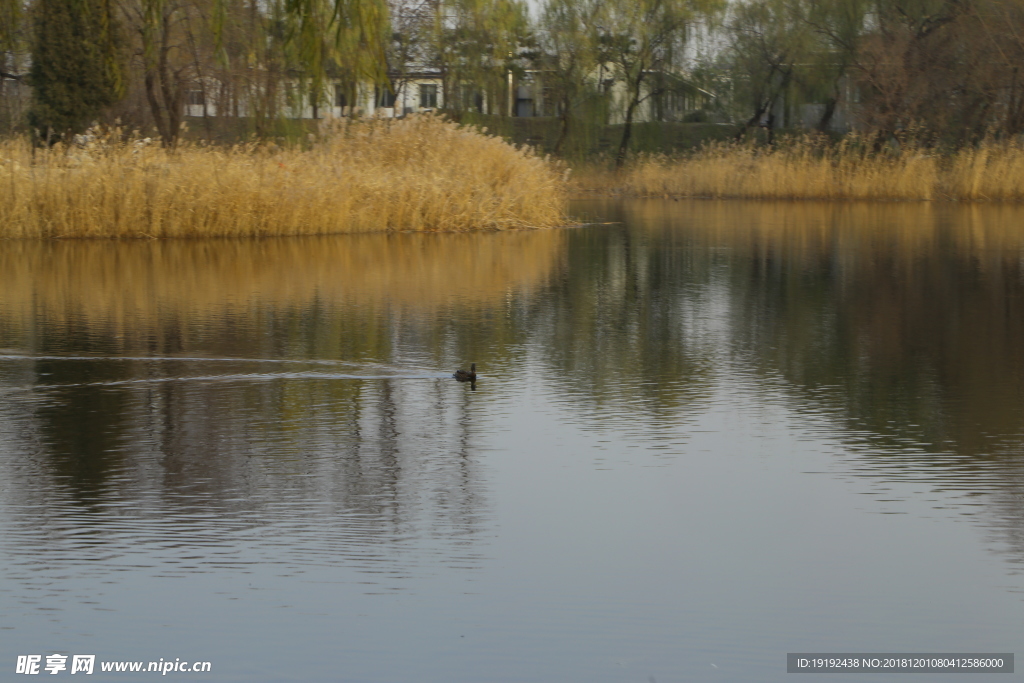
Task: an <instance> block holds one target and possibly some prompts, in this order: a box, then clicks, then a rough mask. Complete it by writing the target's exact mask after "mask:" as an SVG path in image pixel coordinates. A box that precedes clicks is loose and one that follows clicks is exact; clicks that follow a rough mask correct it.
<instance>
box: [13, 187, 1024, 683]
mask: <svg viewBox="0 0 1024 683" xmlns="http://www.w3.org/2000/svg"><path fill="white" fill-rule="evenodd" d="M576 209H577V211H578V212H579V214H580V215H583V216H593V217H595V218H598V219H600V222H612V223H613V224H609V225H596V226H590V227H585V228H580V229H570V230H562V231H535V232H519V233H491V234H475V235H372V236H341V237H337V238H316V239H303V240H267V241H252V242H249V241H230V240H224V241H211V242H146V243H115V244H110V243H98V242H83V243H74V242H61V243H46V244H41V243H29V242H22V243H7V244H4V245H0V481H2V482H3V486H2V487H0V528H2V530H3V531H2V534H0V573H2V576H3V581H2V582H0V605H2V606H3V609H2V610H0V612H2V613H3V614H4V615H6V616H5V617H3V619H2V623H0V626H3V627H4V628H5V629H6V630H5V631H4V633H5V634H9V635H10V638H8V639H7V643H6V644H5V646H4V655H5V656H7V655H12V656H13V654H18V653H22V654H24V653H27V652H35V651H37V650H39V651H42V650H44V649H46V650H48V651H51V650H52V651H55V652H68V653H70V652H79V651H82V652H84V651H89V652H92V651H94V650H95V651H97V654H98V655H101V656H102V657H105V658H108V659H116V658H124V659H145V658H154V659H155V658H158V657H166V656H167V655H168V654H170V655H171V656H172V657H173V656H187V657H189V658H192V659H208V660H211V661H213V662H214V664H215V669H214V671H215V676H214V677H213V678H212V679H211V680H288V679H294V680H303V679H317V680H319V679H325V680H326V679H329V678H337V677H338V676H339V675H340V676H342V677H343V678H345V677H347V678H348V679H351V680H368V681H369V680H448V681H450V680H474V681H478V680H517V681H521V680H536V681H547V680H554V679H568V680H609V681H610V680H648V679H649V678H650V677H653V678H655V680H658V681H672V680H764V681H774V680H783V678H785V677H786V674H785V673H784V671H785V669H784V661H785V659H784V654H785V652H787V651H797V650H800V651H814V650H820V651H831V650H835V649H836V648H837V647H839V648H847V649H850V650H861V651H871V650H874V651H885V650H889V651H893V650H900V649H902V650H906V651H930V650H934V651H941V650H946V651H964V650H976V651H1007V650H1012V649H1013V643H1014V642H1017V641H1018V640H1019V635H1020V634H1021V633H1022V632H1024V621H1022V612H1021V605H1020V600H1019V593H1017V592H1016V591H1020V590H1024V586H1022V585H1021V581H1020V577H1019V576H1018V575H1016V574H1015V571H1016V568H1017V567H1018V566H1019V563H1020V562H1021V560H1022V559H1024V545H1022V540H1024V535H1022V534H1021V528H1022V524H1024V517H1022V515H1021V500H1022V498H1021V495H1022V494H1024V490H1022V488H1021V482H1022V477H1021V467H1020V464H1019V463H1020V460H1021V450H1022V449H1021V443H1022V434H1024V412H1022V408H1024V396H1022V392H1021V387H1022V386H1024V385H1022V380H1024V376H1022V373H1024V367H1022V361H1021V357H1020V351H1019V350H1020V349H1021V348H1024V329H1022V326H1021V320H1022V314H1024V310H1022V306H1024V297H1022V296H1021V295H1022V294H1024V291H1022V288H1024V273H1022V272H1021V269H1022V261H1021V255H1022V254H1024V249H1022V247H1024V237H1022V236H1021V235H1020V234H1019V232H1018V231H1017V230H1016V229H1015V226H1016V225H1019V224H1020V219H1021V218H1022V217H1024V216H1022V214H1021V211H1020V209H1015V208H1013V207H999V208H996V207H984V206H974V207H968V208H961V207H955V206H938V205H914V206H911V205H857V204H845V205H841V206H840V205H827V204H812V203H802V204H764V203H728V202H692V203H691V202H672V201H669V202H662V201H635V202H610V203H603V202H590V203H586V204H580V205H578V206H577V207H576ZM470 362H475V363H476V364H477V369H478V371H479V372H480V373H481V377H480V380H479V382H478V386H477V387H476V391H472V390H471V389H470V387H469V386H467V385H465V384H460V383H457V382H455V381H454V380H453V379H452V378H451V372H452V370H454V369H455V368H456V367H468V365H469V363H470ZM893 513H896V514H893ZM965 521H966V522H968V523H964V522H965ZM951 548H952V549H955V550H951ZM163 646H167V647H170V648H171V649H172V650H173V651H171V652H168V651H165V650H163V649H162V647H163ZM172 646H173V647H172ZM9 648H13V649H10V652H8V649H9ZM83 648H84V649H83ZM15 650H16V652H15ZM12 653H13V654H12ZM296 662H301V663H300V664H296ZM339 672H340V673H339Z"/></svg>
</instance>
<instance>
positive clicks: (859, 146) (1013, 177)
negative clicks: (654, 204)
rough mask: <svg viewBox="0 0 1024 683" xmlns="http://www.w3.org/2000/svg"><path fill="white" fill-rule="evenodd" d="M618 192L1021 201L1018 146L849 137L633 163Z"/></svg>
mask: <svg viewBox="0 0 1024 683" xmlns="http://www.w3.org/2000/svg"><path fill="white" fill-rule="evenodd" d="M619 188H620V191H622V192H625V193H627V194H631V195H637V196H676V197H712V198H746V199H824V200H937V199H947V200H957V201H1020V200H1024V145H1021V144H1019V143H995V142H986V143H983V144H981V145H979V146H977V147H972V148H968V149H964V150H961V151H959V152H956V153H954V154H950V155H941V154H938V153H936V152H934V151H930V150H927V149H925V148H922V147H917V146H914V145H905V146H903V148H902V149H899V150H897V149H892V148H887V149H885V150H884V151H881V152H875V151H873V150H872V147H871V146H870V145H867V144H865V141H863V140H861V139H858V138H856V137H850V138H848V139H846V140H844V141H843V142H841V143H840V144H838V145H823V144H821V143H820V142H818V141H816V140H813V139H809V138H807V139H802V140H797V141H788V142H785V143H782V144H780V145H778V146H776V147H772V148H765V147H751V146H749V145H739V144H715V145H709V146H706V147H704V148H702V149H700V150H698V151H696V152H694V153H692V154H689V155H686V156H683V157H674V158H671V157H664V156H652V157H646V158H643V159H640V160H638V161H637V162H636V163H634V164H633V165H632V166H630V167H629V168H627V169H626V170H625V171H624V173H623V174H622V176H621V179H620V184H619Z"/></svg>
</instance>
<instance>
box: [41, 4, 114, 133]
mask: <svg viewBox="0 0 1024 683" xmlns="http://www.w3.org/2000/svg"><path fill="white" fill-rule="evenodd" d="M32 19H33V22H32V23H33V31H32V40H31V44H32V49H31V52H32V67H31V69H30V70H29V81H30V83H31V85H32V107H31V109H30V111H29V123H30V124H31V125H32V127H33V129H34V130H36V131H37V132H38V133H39V134H40V135H41V136H43V137H45V138H46V139H47V140H52V139H54V138H55V137H62V136H67V135H70V134H73V133H78V132H81V131H82V130H84V129H85V128H86V127H87V126H88V125H89V124H90V123H92V121H93V120H94V119H95V118H96V117H97V116H99V115H100V113H101V112H102V111H103V110H104V109H105V108H106V107H108V106H110V105H111V104H113V103H114V102H116V101H117V100H118V99H120V98H121V96H122V95H123V94H124V89H125V88H124V66H123V41H122V37H121V32H120V27H119V24H118V21H117V17H116V14H115V12H114V7H113V4H112V2H111V0H39V1H38V2H37V3H36V5H35V7H34V8H33V16H32Z"/></svg>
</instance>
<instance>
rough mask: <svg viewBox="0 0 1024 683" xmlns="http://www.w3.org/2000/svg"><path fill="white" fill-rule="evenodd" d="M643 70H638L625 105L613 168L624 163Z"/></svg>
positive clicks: (638, 98)
mask: <svg viewBox="0 0 1024 683" xmlns="http://www.w3.org/2000/svg"><path fill="white" fill-rule="evenodd" d="M643 73H644V72H643V70H641V71H640V77H639V78H637V80H636V86H635V87H634V88H633V96H632V97H631V98H630V100H629V106H628V107H626V121H625V124H624V125H623V127H622V140H620V141H619V152H618V154H616V155H615V170H619V169H620V168H622V167H623V165H624V164H625V163H626V152H627V151H628V149H629V138H630V137H632V135H633V113H634V112H635V111H636V107H637V105H638V104H640V83H641V81H642V80H643Z"/></svg>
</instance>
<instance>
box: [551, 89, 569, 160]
mask: <svg viewBox="0 0 1024 683" xmlns="http://www.w3.org/2000/svg"><path fill="white" fill-rule="evenodd" d="M569 118H570V116H569V102H568V99H565V100H563V101H562V115H561V119H562V126H561V130H560V131H559V132H558V140H556V141H555V148H554V150H553V151H554V154H555V156H559V155H560V154H561V153H562V145H564V144H565V141H566V139H567V138H568V137H569V123H570V122H569Z"/></svg>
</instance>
